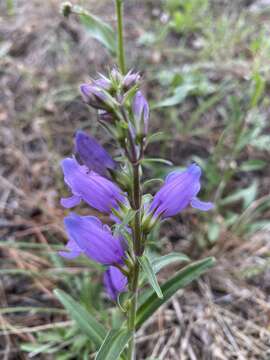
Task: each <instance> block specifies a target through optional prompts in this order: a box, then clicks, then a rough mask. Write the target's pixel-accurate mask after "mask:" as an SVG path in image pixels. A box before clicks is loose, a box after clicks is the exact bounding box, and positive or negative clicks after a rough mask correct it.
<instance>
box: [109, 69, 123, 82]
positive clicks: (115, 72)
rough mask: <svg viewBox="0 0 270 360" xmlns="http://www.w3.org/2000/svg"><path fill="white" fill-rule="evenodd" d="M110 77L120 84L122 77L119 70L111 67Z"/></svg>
mask: <svg viewBox="0 0 270 360" xmlns="http://www.w3.org/2000/svg"><path fill="white" fill-rule="evenodd" d="M111 78H112V79H113V80H114V81H115V82H116V83H117V84H121V83H122V80H123V77H122V75H121V74H120V72H119V71H118V70H116V69H115V68H113V69H112V71H111Z"/></svg>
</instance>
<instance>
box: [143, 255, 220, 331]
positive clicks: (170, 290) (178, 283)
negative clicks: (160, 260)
mask: <svg viewBox="0 0 270 360" xmlns="http://www.w3.org/2000/svg"><path fill="white" fill-rule="evenodd" d="M214 264H215V259H214V258H213V257H209V258H206V259H203V260H200V261H197V262H194V263H192V264H190V265H188V266H186V267H185V268H184V269H182V270H181V271H179V272H178V273H177V274H176V275H175V276H174V277H172V278H171V279H170V280H168V281H167V282H166V283H165V284H163V285H162V286H161V290H162V293H163V299H160V298H158V297H157V295H156V293H155V292H154V291H152V292H149V294H148V296H147V297H146V299H145V301H144V303H143V304H142V305H141V306H140V307H139V309H138V311H137V317H136V328H137V329H138V328H140V326H141V325H142V324H143V323H144V322H145V321H146V320H147V319H149V317H150V316H152V315H153V314H154V312H155V311H156V310H157V309H158V308H159V307H160V306H161V305H163V304H165V303H166V302H167V301H168V300H169V299H170V298H171V297H172V296H173V295H174V294H175V293H176V292H177V291H178V290H179V289H182V288H183V287H184V286H186V285H188V284H189V283H190V282H192V281H193V280H195V279H197V278H198V277H199V276H200V275H202V274H203V273H204V272H205V271H206V270H208V269H209V268H210V267H212V266H213V265H214Z"/></svg>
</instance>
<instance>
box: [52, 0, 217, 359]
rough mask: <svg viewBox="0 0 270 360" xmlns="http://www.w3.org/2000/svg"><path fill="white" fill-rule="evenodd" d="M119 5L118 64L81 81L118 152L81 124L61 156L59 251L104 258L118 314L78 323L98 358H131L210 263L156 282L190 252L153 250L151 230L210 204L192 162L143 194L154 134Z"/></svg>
mask: <svg viewBox="0 0 270 360" xmlns="http://www.w3.org/2000/svg"><path fill="white" fill-rule="evenodd" d="M116 10H117V19H118V68H117V67H114V68H113V69H112V70H111V71H109V73H108V74H107V75H106V76H105V75H99V77H97V78H96V79H93V80H91V81H89V82H88V83H86V84H82V85H81V86H80V92H81V95H82V98H83V101H84V102H85V103H86V104H88V105H89V106H90V107H92V108H94V109H96V110H97V112H98V121H99V123H100V126H102V127H104V128H105V129H106V130H107V131H108V132H109V134H110V135H111V137H112V139H113V140H114V141H115V143H116V144H117V145H118V151H119V156H118V157H117V159H113V158H112V157H111V155H110V154H108V152H107V151H106V150H105V149H104V148H103V147H102V146H101V145H100V144H99V143H98V141H97V140H96V139H94V138H93V137H92V136H91V135H90V134H88V133H86V132H84V131H81V130H78V131H77V132H76V136H75V140H74V143H75V144H74V145H75V146H74V153H73V156H71V157H68V158H65V159H63V160H62V162H61V166H62V170H63V175H64V181H65V183H66V185H67V187H68V188H69V191H70V196H69V197H67V198H62V199H61V204H62V206H63V207H65V208H67V209H72V210H71V212H70V214H69V215H67V216H66V217H65V219H64V226H65V230H66V233H67V235H68V239H69V240H68V242H67V244H66V246H65V249H63V250H62V251H60V255H61V256H62V257H65V258H67V259H74V258H76V257H77V256H81V255H82V256H86V257H88V258H89V259H91V260H92V261H95V262H97V263H99V264H101V265H103V266H104V276H103V283H104V287H105V290H106V293H107V296H108V298H109V299H110V300H111V303H112V305H114V306H117V307H118V309H119V311H120V312H121V313H122V314H123V322H122V324H121V326H119V327H118V328H115V327H112V329H106V328H105V327H104V326H103V325H102V324H101V323H99V322H98V321H97V320H95V319H94V318H93V319H92V322H91V323H90V324H85V323H82V322H81V323H82V330H83V331H84V330H85V329H86V328H87V334H88V335H89V337H90V338H91V340H92V341H93V342H94V343H95V345H96V348H97V353H96V359H97V360H101V359H102V360H104V359H110V360H113V359H118V358H121V359H128V360H134V359H136V346H135V345H136V338H135V335H136V332H137V331H138V330H139V329H140V327H141V326H142V325H143V324H144V323H145V321H147V320H148V319H149V318H150V317H151V316H152V315H153V314H154V313H155V311H156V310H157V309H158V308H159V307H160V306H161V305H163V304H164V303H166V302H167V301H168V300H169V299H170V298H171V297H172V296H173V295H174V294H175V293H176V292H177V290H179V289H180V288H182V287H184V286H185V285H187V284H189V283H190V282H191V281H192V280H194V279H196V278H197V277H198V276H200V275H201V274H203V273H204V272H205V271H206V270H207V269H208V268H209V267H211V266H212V265H213V264H214V259H213V258H206V259H203V260H200V261H197V262H193V263H190V264H189V265H187V266H186V267H184V268H182V269H181V270H180V271H179V272H177V273H176V274H174V275H173V277H172V278H170V279H169V280H167V281H166V282H165V283H163V284H161V285H160V284H159V282H158V279H157V277H156V275H157V273H158V272H159V271H160V270H161V269H162V268H163V267H165V266H166V265H169V264H171V263H172V262H175V261H178V262H185V261H189V259H188V257H187V256H185V255H184V254H181V253H171V254H167V255H164V256H153V254H152V252H151V251H150V249H149V240H148V239H149V236H150V235H151V234H152V232H153V231H154V229H155V228H156V227H157V226H159V225H160V223H161V222H162V221H164V220H166V219H167V218H169V217H172V216H175V215H177V214H179V213H180V212H181V211H184V210H185V209H186V208H187V207H188V206H192V207H193V208H195V209H199V210H201V211H208V210H210V209H211V208H212V207H213V204H212V203H210V202H204V201H202V200H200V199H199V198H198V196H197V195H198V193H199V191H200V187H201V185H200V177H201V169H200V167H199V166H198V165H196V164H190V165H189V166H188V167H187V168H186V169H185V170H183V171H173V172H171V173H170V174H169V175H168V176H167V177H166V179H165V181H164V183H163V185H162V186H161V187H160V189H159V190H157V191H156V192H153V193H151V194H144V193H143V189H144V182H145V181H148V183H149V179H145V177H144V174H143V170H144V162H145V161H147V160H149V159H147V158H146V149H147V145H148V143H149V138H150V136H151V135H150V134H149V123H150V110H149V104H148V101H147V100H146V97H145V96H144V94H143V92H142V90H141V77H140V75H139V73H138V72H136V71H131V70H130V71H126V68H125V56H124V46H123V29H122V2H121V1H119V0H118V1H116ZM150 180H151V179H150ZM82 202H83V203H85V204H87V205H89V207H90V208H92V209H95V210H97V211H98V212H99V213H100V214H106V215H107V216H108V222H106V223H104V222H102V221H101V220H100V219H99V218H98V217H96V216H93V215H83V216H82V215H79V214H78V209H77V206H78V205H79V204H80V203H82ZM89 213H91V212H90V211H89ZM103 218H104V216H103ZM108 224H110V225H108ZM156 241H158V239H156ZM56 294H57V295H58V297H59V299H60V300H61V301H62V302H63V304H64V305H65V306H66V308H67V309H68V310H70V309H72V308H73V310H72V311H71V314H72V316H73V317H75V320H76V319H77V318H78V314H77V315H76V312H75V315H74V302H72V301H73V300H70V298H69V297H68V296H65V295H64V293H63V292H61V291H59V290H58V291H57V292H56ZM75 306H76V305H75ZM79 308H80V306H79ZM83 311H84V310H83ZM85 311H86V310H85Z"/></svg>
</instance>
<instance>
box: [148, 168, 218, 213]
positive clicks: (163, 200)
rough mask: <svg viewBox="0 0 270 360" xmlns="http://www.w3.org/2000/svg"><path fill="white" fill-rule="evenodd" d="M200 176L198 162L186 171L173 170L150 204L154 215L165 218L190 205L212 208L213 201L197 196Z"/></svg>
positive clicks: (205, 208) (203, 208) (205, 209)
mask: <svg viewBox="0 0 270 360" xmlns="http://www.w3.org/2000/svg"><path fill="white" fill-rule="evenodd" d="M200 177H201V169H200V167H199V166H198V165H196V164H192V165H190V166H189V167H188V168H187V169H186V170H185V171H173V172H171V173H170V174H169V175H168V176H167V178H166V179H165V183H164V185H163V186H162V187H161V189H160V190H159V191H158V192H157V193H156V195H155V196H154V198H153V201H152V203H151V205H150V209H149V210H150V212H151V213H153V216H154V217H161V218H162V219H165V218H167V217H170V216H174V215H176V214H178V213H179V212H180V211H182V210H184V209H185V208H186V207H187V206H188V205H191V206H192V207H194V208H196V209H199V210H202V211H208V210H210V209H212V208H213V204H212V203H210V202H204V201H201V200H199V199H198V198H197V194H198V192H199V191H200V188H201V184H200Z"/></svg>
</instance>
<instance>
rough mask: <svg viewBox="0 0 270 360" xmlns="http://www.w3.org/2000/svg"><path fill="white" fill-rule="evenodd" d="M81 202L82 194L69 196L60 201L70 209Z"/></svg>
mask: <svg viewBox="0 0 270 360" xmlns="http://www.w3.org/2000/svg"><path fill="white" fill-rule="evenodd" d="M80 202H81V198H80V196H77V195H73V196H70V197H68V198H62V199H61V201H60V203H61V205H62V206H63V207H65V208H67V209H70V208H72V207H74V206H76V205H78V204H79V203H80Z"/></svg>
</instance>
